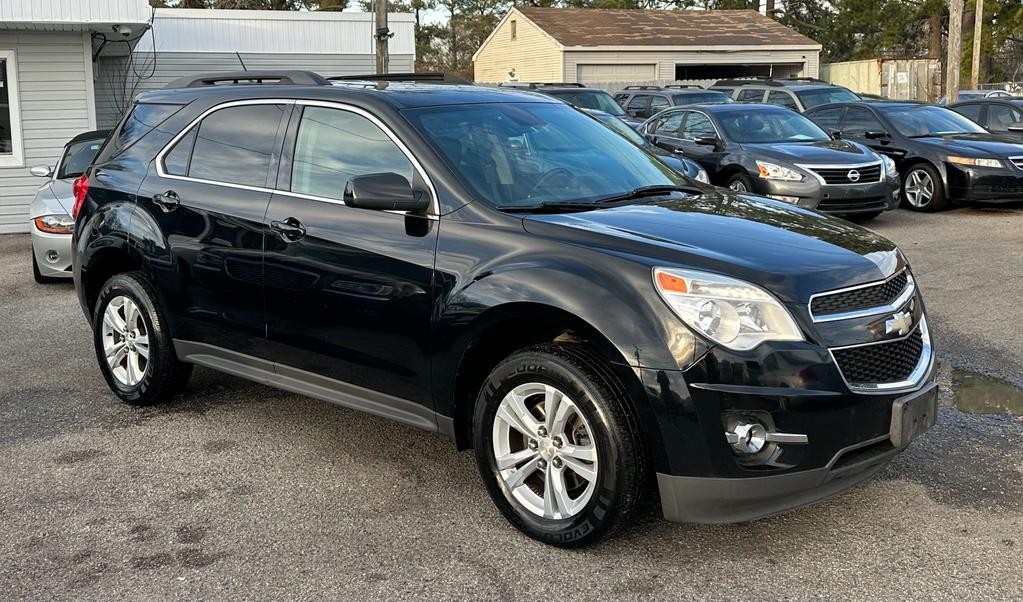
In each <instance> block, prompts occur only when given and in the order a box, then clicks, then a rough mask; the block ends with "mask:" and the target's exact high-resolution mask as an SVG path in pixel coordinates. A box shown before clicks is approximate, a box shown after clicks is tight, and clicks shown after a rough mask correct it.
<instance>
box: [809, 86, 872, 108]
mask: <svg viewBox="0 0 1023 602" xmlns="http://www.w3.org/2000/svg"><path fill="white" fill-rule="evenodd" d="M796 96H798V97H799V100H801V101H802V102H803V109H804V110H805V109H809V108H810V107H816V106H817V105H826V104H829V103H832V102H856V101H858V100H859V99H860V97H859V96H856V95H855V94H853V93H852V92H850V91H849V90H846V89H845V88H839V87H837V86H836V87H831V88H813V89H810V90H799V91H798V92H796Z"/></svg>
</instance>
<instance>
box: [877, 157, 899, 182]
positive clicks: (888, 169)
mask: <svg viewBox="0 0 1023 602" xmlns="http://www.w3.org/2000/svg"><path fill="white" fill-rule="evenodd" d="M878 156H879V157H881V165H882V167H884V173H885V174H887V176H888V177H889V178H890V179H892V180H894V179H895V178H896V177H897V176H898V175H899V171H898V170H897V169H895V160H894V159H892V158H891V157H889V156H888V155H878Z"/></svg>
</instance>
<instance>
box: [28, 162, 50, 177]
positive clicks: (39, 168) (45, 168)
mask: <svg viewBox="0 0 1023 602" xmlns="http://www.w3.org/2000/svg"><path fill="white" fill-rule="evenodd" d="M28 173H30V174H32V175H33V176H36V177H37V178H48V177H50V176H52V175H53V168H52V167H50V166H49V165H36V166H35V167H33V168H32V169H29V170H28Z"/></svg>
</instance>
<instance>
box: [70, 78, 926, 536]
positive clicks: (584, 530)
mask: <svg viewBox="0 0 1023 602" xmlns="http://www.w3.org/2000/svg"><path fill="white" fill-rule="evenodd" d="M370 80H372V78H371V77H367V81H362V82H358V81H346V82H337V83H333V84H332V83H331V82H329V81H327V80H326V79H324V78H322V77H320V76H318V75H316V74H313V73H308V72H280V73H251V72H249V73H240V74H239V73H235V74H220V75H211V76H208V77H202V78H197V79H189V80H186V81H179V82H176V83H175V84H173V85H172V86H171V87H170V88H169V89H166V90H162V91H157V92H150V93H146V94H143V95H142V96H140V97H139V98H138V99H137V101H136V102H135V103H134V105H133V107H132V108H131V109H130V111H128V114H127V115H126V116H125V118H124V119H123V120H122V122H121V123H120V124H119V126H118V127H117V129H116V130H114V131H113V133H112V134H111V136H110V138H109V139H108V140H107V142H106V143H105V146H104V147H103V148H102V149H101V151H100V153H99V154H98V156H97V158H96V160H95V163H94V164H93V166H92V167H91V168H90V169H89V170H88V171H87V172H86V173H85V174H84V175H83V176H82V177H81V178H80V179H78V180H77V181H76V183H75V186H74V191H75V210H74V214H75V217H76V222H75V234H74V252H73V255H74V261H73V266H74V268H73V274H74V279H75V286H76V289H77V294H78V297H79V299H80V302H81V305H82V308H83V309H84V311H85V315H86V317H87V319H88V321H89V324H90V325H91V326H92V329H93V330H94V332H95V350H96V356H97V359H98V362H99V366H100V369H101V370H102V373H103V375H104V377H105V379H106V381H107V383H108V384H109V386H110V388H111V389H112V390H113V392H114V393H115V394H116V395H117V396H118V397H120V398H121V399H122V400H124V401H126V402H128V403H132V404H149V403H155V402H158V401H161V400H164V399H167V398H168V397H169V396H171V395H173V394H175V393H178V392H181V391H182V389H183V387H184V385H185V382H186V381H187V380H188V377H189V373H190V372H191V368H192V366H193V365H196V364H198V365H200V366H206V367H209V368H213V369H216V370H221V371H224V372H227V373H230V374H234V375H237V376H241V377H244V378H248V379H252V380H254V381H257V382H261V383H265V384H268V385H271V386H274V387H279V388H282V389H286V390H289V391H294V392H298V393H301V394H305V395H310V396H313V397H318V398H321V399H324V400H327V401H329V402H333V403H336V404H340V405H342V406H345V407H349V408H356V409H359V410H363V411H366V412H370V413H373V414H376V415H379V416H384V417H386V418H390V419H393V420H398V421H400V422H403V423H406V424H409V425H412V426H416V427H419V428H423V429H427V430H432V431H437V432H439V433H442V434H444V435H447V436H448V437H450V438H451V439H452V440H453V441H454V443H455V444H456V445H457V446H458V447H459V448H463V449H469V448H471V449H473V450H475V452H474V453H475V458H476V462H477V463H478V466H479V470H480V474H481V476H482V480H483V482H484V483H485V485H486V487H487V489H488V490H489V493H490V495H491V497H492V498H493V500H494V502H495V503H496V505H497V507H498V508H499V509H500V510H501V512H502V513H503V514H504V516H505V517H506V518H507V519H508V520H509V521H511V522H512V523H513V524H514V525H515V526H516V527H517V528H518V529H520V530H522V531H523V532H524V533H526V534H527V535H529V536H530V537H533V538H536V539H538V540H541V541H543V542H546V543H549V544H553V545H557V546H565V547H570V546H581V545H586V544H589V543H592V542H594V541H596V540H598V539H600V538H602V537H604V536H606V535H608V534H609V533H611V532H612V531H614V530H615V529H616V528H618V527H619V526H621V525H623V524H626V523H627V522H628V521H629V519H631V518H634V517H636V515H637V514H640V513H641V512H642V509H643V508H644V507H647V504H646V503H647V502H652V501H654V500H657V499H658V497H657V494H659V500H660V507H661V511H662V512H663V514H664V516H665V517H667V518H668V519H670V520H673V521H691V522H701V523H713V522H732V521H746V520H751V519H755V518H758V517H762V516H766V515H770V514H774V513H778V512H781V511H784V510H787V509H790V508H794V507H796V506H800V505H803V504H807V503H810V502H813V501H816V500H820V499H822V498H825V497H827V496H830V495H832V494H835V493H837V492H839V491H842V490H844V489H846V488H848V487H850V486H852V485H854V484H855V483H858V482H860V481H862V480H864V479H866V478H867V477H869V476H870V475H872V474H873V473H875V472H876V471H877V470H878V469H879V468H880V467H882V466H883V465H884V464H885V463H887V462H888V461H889V460H891V458H892V457H893V456H894V455H895V454H897V453H898V452H899V451H900V450H902V449H903V448H905V447H906V446H907V445H908V444H909V443H910V441H912V440H913V439H915V438H916V437H918V436H919V435H920V434H921V433H922V432H924V431H925V430H926V429H927V428H928V427H930V426H931V425H932V424H933V422H934V419H935V412H936V389H935V384H934V378H933V375H932V371H933V364H934V359H933V358H934V355H933V351H932V347H931V335H930V333H929V332H928V324H927V319H926V314H925V311H924V304H923V301H922V300H921V297H920V293H919V291H918V289H917V286H916V282H915V280H914V277H913V274H912V272H911V270H910V268H909V266H908V265H907V264H906V260H905V258H904V257H903V255H902V254H901V253H900V252H899V250H898V249H897V248H896V247H895V245H893V244H892V243H891V242H889V241H887V240H885V239H884V238H882V237H880V236H878V235H877V234H874V233H872V232H870V231H868V230H864V229H862V228H860V227H858V226H855V225H853V224H850V223H847V222H845V221H842V220H840V219H837V218H833V217H829V216H826V215H823V214H819V213H816V212H814V211H811V210H807V209H801V208H798V207H793V206H789V205H786V204H784V203H781V202H776V201H772V200H769V199H764V198H760V197H756V196H752V195H748V194H736V193H734V192H732V191H728V190H722V189H716V188H712V187H709V186H705V185H698V184H695V183H693V182H690V181H687V180H685V179H684V178H683V177H682V176H680V175H678V174H676V173H675V172H673V171H672V170H671V169H669V168H668V167H666V166H665V165H664V164H663V163H661V162H660V161H658V160H657V159H656V158H654V157H653V156H651V155H649V154H647V153H646V152H645V151H643V150H642V149H641V148H640V147H638V146H635V145H633V144H631V143H630V142H629V141H627V140H626V139H625V138H623V137H622V136H619V135H618V134H617V133H615V132H613V131H612V130H610V129H608V128H606V127H604V126H603V125H601V124H600V123H599V122H597V121H595V120H593V119H591V118H589V117H588V116H586V115H584V114H582V113H580V112H578V111H576V110H575V109H573V108H572V107H570V106H568V105H566V104H564V103H562V102H560V101H557V100H554V99H552V98H550V97H547V96H544V95H541V94H535V93H529V92H522V91H509V90H502V89H498V88H485V87H475V86H452V85H438V84H424V83H407V82H405V83H403V82H394V81H391V82H385V81H370Z"/></svg>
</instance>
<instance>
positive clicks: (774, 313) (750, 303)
mask: <svg viewBox="0 0 1023 602" xmlns="http://www.w3.org/2000/svg"><path fill="white" fill-rule="evenodd" d="M653 272H654V285H655V286H656V287H657V292H658V293H659V294H660V295H661V298H662V299H664V302H665V303H667V304H668V307H670V308H671V310H672V311H673V312H675V315H676V316H678V317H679V319H681V320H682V321H683V322H684V323H685V324H686V325H687V326H689V327H690V328H692V329H693V330H695V331H697V332H699V333H700V334H702V335H704V336H706V337H707V338H709V339H710V340H712V341H714V342H715V343H719V344H721V345H724V346H725V347H727V348H729V349H734V350H736V351H747V350H750V349H753V348H754V347H756V346H757V345H759V344H760V343H763V342H764V341H802V340H803V334H802V333H801V332H800V330H799V327H798V326H796V323H795V321H794V320H793V319H792V316H791V315H789V312H788V310H786V309H785V307H784V306H782V304H781V303H779V302H778V300H777V299H775V298H774V297H773V296H772V295H771V294H770V293H768V292H767V291H765V290H764V289H762V288H760V287H758V286H754V285H752V284H750V283H748V282H743V281H742V280H736V279H735V278H729V277H728V276H721V275H719V274H710V273H707V272H698V271H695V270H683V269H675V268H654V271H653Z"/></svg>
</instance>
